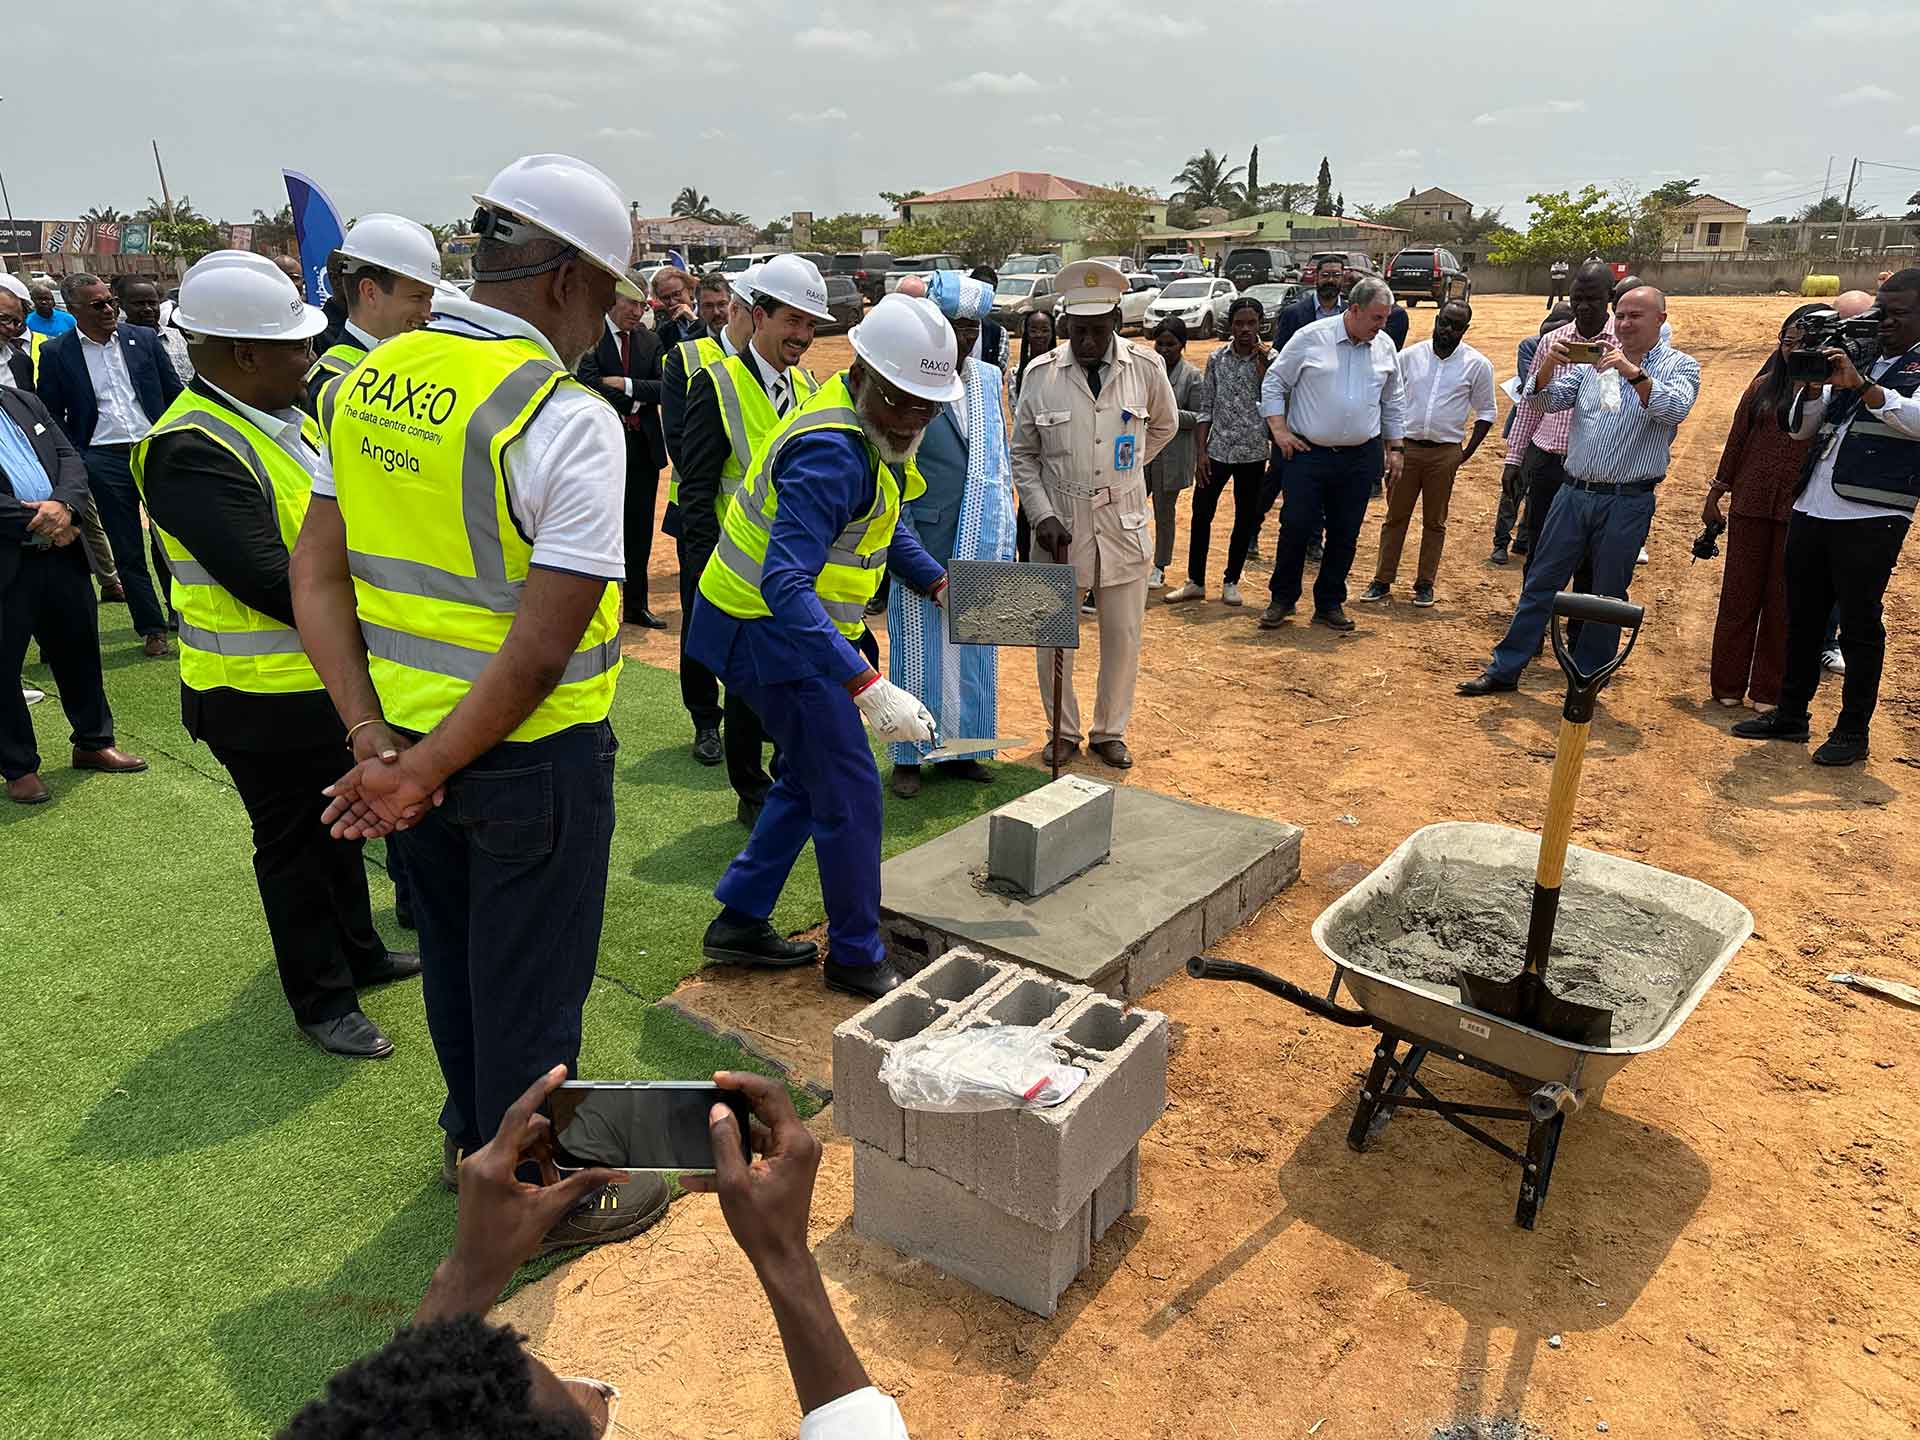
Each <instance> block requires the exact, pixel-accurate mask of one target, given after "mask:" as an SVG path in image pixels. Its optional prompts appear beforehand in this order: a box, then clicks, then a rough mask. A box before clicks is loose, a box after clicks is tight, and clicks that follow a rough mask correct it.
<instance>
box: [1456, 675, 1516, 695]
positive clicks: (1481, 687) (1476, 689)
mask: <svg viewBox="0 0 1920 1440" xmlns="http://www.w3.org/2000/svg"><path fill="white" fill-rule="evenodd" d="M1519 688H1520V682H1519V681H1518V680H1502V679H1501V678H1500V677H1499V676H1498V675H1495V674H1494V673H1493V672H1492V671H1491V670H1482V671H1481V672H1480V673H1479V674H1478V675H1476V676H1474V677H1473V678H1472V679H1471V680H1462V681H1461V682H1460V690H1459V693H1460V694H1462V695H1501V694H1505V693H1506V692H1507V691H1509V690H1518V689H1519Z"/></svg>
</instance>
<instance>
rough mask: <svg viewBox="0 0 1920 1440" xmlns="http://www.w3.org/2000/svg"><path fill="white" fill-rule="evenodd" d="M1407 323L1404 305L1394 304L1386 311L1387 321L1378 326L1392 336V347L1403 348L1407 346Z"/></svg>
mask: <svg viewBox="0 0 1920 1440" xmlns="http://www.w3.org/2000/svg"><path fill="white" fill-rule="evenodd" d="M1409 323H1410V322H1409V321H1408V319H1407V307H1406V306H1404V305H1396V306H1394V307H1393V309H1391V310H1389V311H1388V312H1387V323H1386V324H1385V325H1382V326H1381V327H1380V328H1381V329H1382V330H1385V331H1386V332H1387V334H1388V335H1390V336H1392V337H1393V348H1394V349H1396V350H1404V349H1406V348H1407V326H1408V324H1409Z"/></svg>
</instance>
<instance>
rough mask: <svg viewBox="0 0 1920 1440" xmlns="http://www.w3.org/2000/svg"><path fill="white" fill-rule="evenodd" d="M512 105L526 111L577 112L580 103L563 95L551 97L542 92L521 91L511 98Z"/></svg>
mask: <svg viewBox="0 0 1920 1440" xmlns="http://www.w3.org/2000/svg"><path fill="white" fill-rule="evenodd" d="M513 101H514V104H516V105H519V106H521V107H523V108H525V109H528V110H578V109H579V108H580V102H579V101H578V100H572V99H569V98H568V97H567V96H565V95H553V94H549V93H548V92H546V91H543V90H522V91H520V92H519V93H518V94H517V95H515V96H514V97H513Z"/></svg>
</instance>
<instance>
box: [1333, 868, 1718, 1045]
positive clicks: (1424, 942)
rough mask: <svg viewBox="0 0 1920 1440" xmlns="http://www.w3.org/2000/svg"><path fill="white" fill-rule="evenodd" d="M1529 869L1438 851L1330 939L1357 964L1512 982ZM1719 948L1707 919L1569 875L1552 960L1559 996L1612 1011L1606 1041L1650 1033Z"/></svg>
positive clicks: (1447, 978)
mask: <svg viewBox="0 0 1920 1440" xmlns="http://www.w3.org/2000/svg"><path fill="white" fill-rule="evenodd" d="M1532 905H1533V871H1532V870H1531V869H1528V870H1526V871H1521V870H1518V869H1512V868H1494V867H1490V866H1485V865H1472V864H1468V863H1466V862H1464V861H1458V860H1441V861H1439V862H1437V863H1436V864H1433V865H1431V866H1427V867H1424V868H1422V869H1419V870H1416V871H1414V872H1413V873H1412V874H1410V875H1409V876H1408V877H1407V880H1406V882H1405V884H1403V885H1402V886H1401V887H1400V888H1399V889H1398V890H1397V891H1395V892H1394V893H1392V894H1388V895H1382V896H1380V897H1379V898H1378V899H1377V900H1375V901H1374V903H1373V904H1371V905H1369V906H1368V907H1367V908H1366V909H1365V910H1362V911H1361V912H1360V913H1359V914H1358V915H1357V916H1355V917H1354V918H1353V920H1352V921H1350V922H1349V923H1348V924H1347V925H1346V926H1345V927H1343V929H1342V930H1341V931H1340V932H1338V933H1337V934H1335V935H1333V936H1332V937H1330V938H1331V939H1332V941H1333V944H1334V947H1335V948H1336V949H1337V950H1338V951H1339V952H1340V954H1342V955H1344V956H1345V957H1347V958H1348V959H1350V960H1351V961H1353V962H1354V963H1355V964H1357V965H1360V966H1362V967H1364V968H1366V969H1368V970H1376V971H1379V972H1380V973H1382V974H1385V975H1391V976H1394V977H1396V978H1399V979H1405V980H1417V981H1421V982H1424V983H1426V984H1434V985H1451V984H1453V983H1455V977H1456V974H1457V972H1458V971H1459V970H1461V969H1463V968H1464V969H1466V970H1469V971H1471V972H1472V973H1473V974H1476V975H1484V976H1486V977H1487V978H1488V979H1491V980H1511V979H1512V978H1513V977H1514V976H1516V975H1518V974H1519V973H1520V971H1521V968H1522V967H1523V965H1524V963H1525V956H1526V943H1527V919H1528V915H1529V912H1530V911H1531V909H1532ZM1718 951H1719V939H1718V937H1717V936H1716V935H1715V934H1714V933H1713V932H1712V931H1710V930H1708V929H1707V928H1706V927H1705V926H1704V925H1700V924H1697V923H1696V922H1694V921H1692V920H1689V919H1687V918H1686V917H1685V916H1682V915H1679V914H1676V913H1675V912H1673V911H1672V910H1669V909H1667V908H1665V907H1664V906H1658V905H1650V904H1645V903H1642V902H1640V901H1638V900H1635V899H1634V898H1633V897H1632V896H1630V895H1626V894H1622V893H1620V892H1617V891H1596V890H1593V889H1591V888H1589V887H1583V886H1580V885H1578V884H1571V883H1570V884H1567V885H1566V886H1564V887H1563V888H1562V890H1561V892H1560V916H1559V922H1558V924H1557V925H1556V926H1555V927H1554V934H1553V948H1552V950H1551V951H1550V952H1549V955H1548V959H1547V987H1548V988H1549V989H1550V990H1551V991H1552V992H1553V993H1554V994H1555V995H1557V996H1559V997H1560V998H1561V999H1563V1000H1571V1001H1575V1002H1577V1003H1579V1004H1582V1005H1595V1006H1600V1007H1602V1008H1604V1009H1609V1010H1612V1011H1613V1042H1612V1043H1613V1044H1614V1045H1615V1046H1621V1045H1638V1044H1641V1043H1643V1042H1645V1041H1647V1040H1651V1039H1652V1038H1653V1037H1654V1036H1655V1035H1656V1034H1658V1033H1659V1030H1660V1026H1661V1025H1662V1024H1663V1023H1664V1022H1665V1020H1666V1018H1667V1016H1668V1015H1669V1014H1671V1013H1672V1012H1673V1008H1674V1006H1676V1005H1677V1004H1679V1003H1680V1001H1681V1000H1682V999H1683V998H1684V997H1685V996H1686V995H1687V993H1688V992H1689V991H1690V990H1692V988H1693V984H1694V982H1695V981H1696V980H1698V979H1699V978H1700V976H1701V974H1702V973H1703V972H1704V971H1705V970H1706V968H1707V967H1708V966H1709V965H1710V964H1712V963H1713V958H1714V956H1715V955H1716V954H1717V953H1718Z"/></svg>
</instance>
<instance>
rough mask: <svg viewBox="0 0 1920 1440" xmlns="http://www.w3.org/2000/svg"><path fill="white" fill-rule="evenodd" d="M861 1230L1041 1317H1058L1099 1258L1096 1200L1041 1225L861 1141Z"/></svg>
mask: <svg viewBox="0 0 1920 1440" xmlns="http://www.w3.org/2000/svg"><path fill="white" fill-rule="evenodd" d="M853 1228H854V1230H855V1231H856V1232H857V1233H858V1234H861V1235H864V1236H866V1237H868V1238H869V1239H872V1240H881V1241H884V1242H885V1243H887V1244H889V1245H891V1246H893V1248H894V1249H896V1250H899V1251H902V1252H903V1253H905V1254H908V1255H912V1256H915V1257H917V1258H919V1259H921V1260H924V1261H926V1262H927V1263H928V1264H929V1265H934V1266H937V1267H938V1268H940V1269H941V1270H944V1271H946V1272H947V1273H948V1274H950V1275H956V1276H958V1277H959V1278H960V1279H962V1280H964V1281H966V1282H967V1283H968V1284H969V1285H974V1286H977V1287H978V1288H980V1289H982V1290H985V1291H987V1292H988V1293H989V1294H993V1295H998V1296H1000V1298H1001V1299H1003V1300H1011V1301H1012V1302H1013V1303H1014V1304H1015V1305H1018V1306H1019V1307H1020V1308H1021V1309H1023V1310H1031V1311H1032V1312H1033V1313H1034V1314H1036V1315H1051V1314H1053V1312H1054V1309H1055V1308H1056V1306H1057V1305H1058V1304H1059V1301H1060V1292H1061V1291H1063V1290H1065V1289H1066V1288H1067V1286H1069V1285H1071V1284H1072V1283H1073V1279H1074V1277H1075V1276H1076V1275H1078V1274H1079V1273H1080V1272H1081V1271H1082V1270H1084V1269H1086V1268H1087V1262H1088V1261H1089V1260H1091V1259H1092V1256H1093V1201H1092V1199H1091V1198H1089V1199H1088V1200H1086V1201H1085V1202H1084V1203H1083V1204H1082V1205H1081V1206H1080V1208H1079V1209H1078V1210H1077V1211H1075V1212H1074V1213H1073V1214H1071V1215H1069V1216H1068V1217H1067V1218H1066V1220H1065V1221H1064V1222H1062V1223H1061V1224H1059V1225H1055V1226H1051V1227H1049V1226H1043V1225H1034V1224H1031V1223H1029V1222H1027V1221H1025V1220H1020V1219H1017V1218H1015V1217H1014V1216H1012V1215H1009V1214H1007V1213H1006V1212H1005V1211H1004V1210H1001V1209H999V1208H998V1207H997V1206H995V1205H993V1204H991V1203H989V1202H988V1201H986V1200H983V1199H981V1198H980V1197H979V1196H978V1195H975V1194H974V1193H973V1192H972V1191H971V1190H968V1189H967V1188H966V1187H965V1186H964V1185H960V1184H957V1183H955V1182H954V1181H952V1180H949V1179H948V1178H947V1177H946V1176H944V1175H940V1174H936V1173H935V1172H934V1171H932V1170H923V1169H921V1168H919V1167H918V1166H915V1165H909V1164H907V1163H906V1162H905V1161H903V1160H897V1159H895V1158H894V1157H893V1156H891V1155H888V1154H887V1153H886V1152H885V1151H882V1150H876V1149H874V1148H873V1147H872V1146H870V1145H863V1144H860V1143H859V1142H858V1141H856V1142H854V1147H853Z"/></svg>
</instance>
